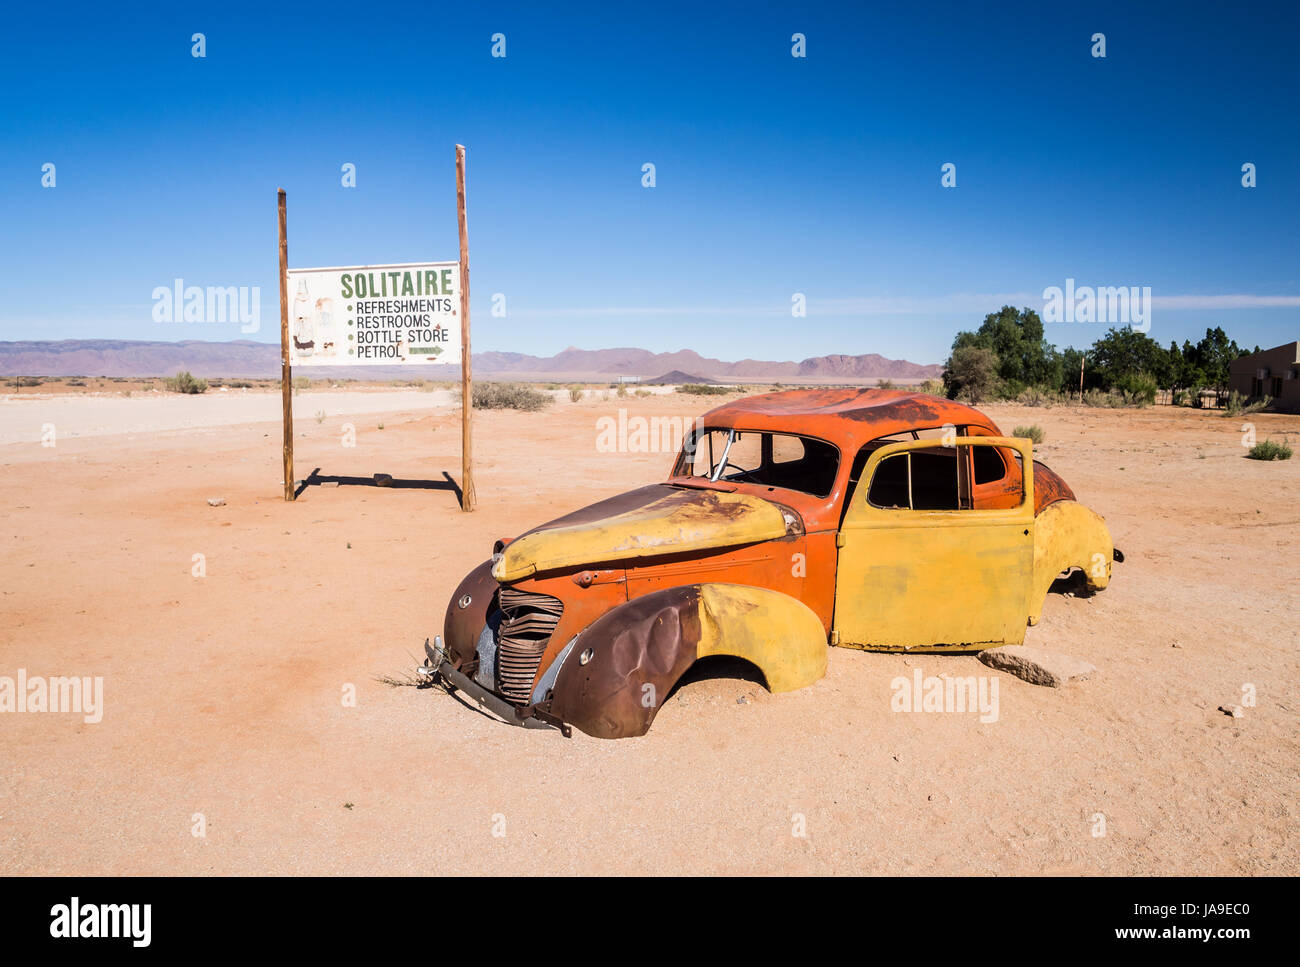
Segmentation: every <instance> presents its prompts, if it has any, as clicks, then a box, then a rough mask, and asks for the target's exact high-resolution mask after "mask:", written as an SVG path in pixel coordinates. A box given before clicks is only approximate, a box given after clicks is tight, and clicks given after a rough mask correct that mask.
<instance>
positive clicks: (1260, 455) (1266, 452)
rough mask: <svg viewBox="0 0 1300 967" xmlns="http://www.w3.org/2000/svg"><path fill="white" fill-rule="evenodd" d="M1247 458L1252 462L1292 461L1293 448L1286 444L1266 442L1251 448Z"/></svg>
mask: <svg viewBox="0 0 1300 967" xmlns="http://www.w3.org/2000/svg"><path fill="white" fill-rule="evenodd" d="M1246 456H1248V457H1250V459H1252V460H1290V459H1291V447H1290V446H1288V445H1287V444H1286V443H1277V442H1275V441H1273V440H1264V441H1262V442H1260V443H1256V444H1255V445H1254V446H1253V447H1251V448H1250V453H1248V454H1246Z"/></svg>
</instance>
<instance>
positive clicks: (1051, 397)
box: [1017, 386, 1057, 406]
mask: <svg viewBox="0 0 1300 967" xmlns="http://www.w3.org/2000/svg"><path fill="white" fill-rule="evenodd" d="M1017 399H1018V400H1019V401H1020V402H1021V403H1024V404H1025V406H1051V405H1052V404H1053V403H1055V402H1057V397H1056V394H1055V393H1053V392H1052V391H1051V390H1049V389H1047V388H1046V387H1044V386H1026V387H1025V388H1024V389H1023V390H1022V391H1021V393H1020V395H1019V396H1018V397H1017Z"/></svg>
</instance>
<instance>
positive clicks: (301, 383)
mask: <svg viewBox="0 0 1300 967" xmlns="http://www.w3.org/2000/svg"><path fill="white" fill-rule="evenodd" d="M293 388H294V389H310V388H311V380H310V379H308V378H307V377H306V376H295V377H294V378H293Z"/></svg>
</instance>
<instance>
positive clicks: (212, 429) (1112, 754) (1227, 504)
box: [0, 392, 1300, 875]
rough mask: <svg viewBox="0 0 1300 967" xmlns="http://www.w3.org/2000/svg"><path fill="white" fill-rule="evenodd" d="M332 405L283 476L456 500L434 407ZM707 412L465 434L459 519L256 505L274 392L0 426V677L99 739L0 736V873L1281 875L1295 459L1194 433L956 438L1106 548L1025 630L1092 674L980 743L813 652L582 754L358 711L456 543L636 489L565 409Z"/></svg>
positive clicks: (1299, 599) (900, 668) (1261, 417)
mask: <svg viewBox="0 0 1300 967" xmlns="http://www.w3.org/2000/svg"><path fill="white" fill-rule="evenodd" d="M354 395H355V396H358V397H360V396H363V395H364V398H363V399H352V398H349V396H348V395H347V394H342V395H338V396H333V397H331V396H329V395H328V394H322V398H320V399H316V398H313V396H312V394H311V393H309V392H306V393H304V394H303V395H302V396H301V397H300V398H299V399H297V400H296V401H295V406H296V413H297V420H296V425H295V434H296V448H297V465H296V471H297V473H296V476H299V477H305V476H306V475H307V473H308V472H310V471H311V470H312V469H313V468H316V467H319V468H321V473H322V474H329V475H340V476H357V477H369V476H371V475H372V474H374V473H376V472H382V473H388V474H392V475H393V476H394V477H396V478H399V479H415V480H431V481H434V482H439V481H444V479H445V478H444V476H443V475H444V472H445V473H449V474H451V475H452V476H453V477H458V476H459V453H460V438H459V420H460V416H459V412H458V410H456V409H455V408H454V401H453V400H452V399H451V398H450V397H449V396H447V395H445V394H444V395H439V394H430V393H418V392H411V393H392V394H382V393H372V394H354ZM715 403H716V400H715V399H710V398H703V399H701V398H692V397H683V396H667V397H655V398H648V399H627V400H622V399H615V398H610V399H606V400H600V399H588V400H584V401H582V402H579V403H571V402H569V400H568V399H567V397H564V398H561V399H560V400H559V401H558V402H557V403H556V405H555V406H554V407H552V408H551V409H550V410H549V411H546V412H541V413H514V412H486V413H479V414H477V415H476V452H477V463H476V467H477V474H476V478H477V487H478V496H479V502H480V503H479V509H478V510H477V511H476V512H475V513H473V514H462V513H461V512H460V511H459V510H458V507H457V503H456V497H455V494H454V492H453V491H451V490H450V489H446V488H443V489H420V488H402V489H377V488H373V487H367V486H339V487H333V488H326V487H318V486H312V487H308V488H307V489H306V490H305V492H304V493H303V494H302V496H301V497H300V498H299V499H298V500H297V501H296V502H295V503H293V504H288V503H286V502H284V501H283V500H282V499H281V465H280V460H281V455H280V441H279V436H280V426H279V423H278V416H279V413H278V405H279V398H278V396H276V395H274V394H268V393H252V394H244V395H242V396H239V395H237V394H235V393H227V394H221V395H219V396H218V395H211V396H209V397H205V398H201V399H181V398H178V397H173V396H168V397H165V398H162V399H158V400H146V399H141V398H135V397H132V398H130V399H105V398H102V397H94V396H85V397H80V398H73V397H66V398H65V397H50V396H42V395H40V394H35V395H34V396H33V395H28V394H24V395H23V398H22V399H14V398H13V397H7V398H5V399H4V400H3V402H0V440H2V441H3V442H2V443H0V465H2V466H3V476H2V477H0V522H2V526H0V541H3V545H2V546H3V548H4V550H3V553H2V554H0V591H2V593H0V676H15V675H16V674H17V672H18V669H20V668H21V669H23V670H24V671H25V673H26V674H27V675H29V676H50V677H53V676H64V675H85V676H102V677H103V682H104V711H103V717H102V721H100V722H98V723H87V722H85V721H84V717H83V716H82V715H78V714H73V713H54V712H49V713H43V714H42V713H36V712H13V713H0V737H2V739H0V750H2V751H0V872H3V873H19V874H34V873H44V874H168V873H179V874H238V873H252V874H262V873H269V874H305V873H322V874H332V873H352V874H389V873H394V874H396V873H402V874H419V873H428V874H435V873H471V872H480V873H511V874H529V873H531V874H556V873H559V874H568V873H589V872H612V873H641V872H645V873H654V874H670V873H841V874H843V873H883V874H913V873H938V874H951V873H1002V874H1006V873H1026V874H1039V873H1079V874H1173V873H1178V874H1229V875H1232V874H1292V875H1294V874H1296V873H1297V872H1300V852H1298V850H1297V841H1296V836H1295V828H1296V824H1297V809H1298V807H1297V794H1298V793H1300V776H1298V772H1300V738H1298V736H1300V686H1298V684H1297V683H1298V682H1300V675H1298V674H1297V673H1298V672H1300V648H1298V647H1297V646H1298V645H1300V623H1297V620H1296V618H1297V613H1298V607H1297V606H1298V605H1300V593H1298V592H1297V577H1300V568H1298V567H1297V557H1296V545H1295V537H1296V533H1297V525H1298V524H1300V509H1298V508H1300V505H1298V504H1297V495H1298V494H1300V460H1292V461H1289V462H1285V463H1281V462H1277V463H1261V462H1256V461H1252V460H1248V459H1245V456H1244V455H1245V448H1244V447H1243V446H1242V443H1241V440H1242V431H1241V423H1242V422H1243V421H1242V420H1229V419H1225V418H1224V417H1221V416H1218V415H1216V414H1212V413H1202V412H1196V411H1191V410H1181V409H1179V410H1175V409H1171V408H1169V407H1158V408H1154V409H1148V410H1142V411H1106V410H1089V409H1070V408H1060V407H1057V408H1051V409H1028V408H1024V407H1019V406H996V405H995V406H988V407H986V408H985V409H986V410H987V412H989V413H990V414H991V415H992V416H993V418H994V419H995V420H997V421H998V422H999V423H1000V425H1001V426H1002V428H1003V429H1004V431H1008V432H1009V431H1010V430H1011V429H1012V428H1013V427H1015V426H1017V425H1020V424H1030V423H1038V424H1040V425H1041V426H1042V427H1043V429H1044V431H1045V433H1046V439H1045V443H1044V445H1043V446H1041V447H1039V448H1038V449H1037V453H1038V455H1039V456H1040V457H1041V458H1042V459H1044V460H1045V461H1046V462H1047V463H1048V464H1049V465H1051V466H1052V467H1053V468H1054V469H1056V470H1057V471H1058V472H1060V473H1061V474H1062V475H1063V476H1064V477H1065V479H1066V480H1067V481H1068V482H1069V483H1070V484H1071V485H1072V486H1073V488H1074V489H1075V491H1076V493H1077V494H1078V496H1079V498H1080V499H1081V500H1082V501H1083V502H1085V503H1086V504H1088V505H1089V506H1091V507H1093V508H1094V509H1095V510H1097V511H1098V512H1099V513H1101V514H1103V515H1104V516H1105V517H1106V518H1107V521H1108V523H1109V525H1110V528H1111V531H1112V534H1113V536H1114V538H1115V542H1116V544H1117V545H1118V546H1119V547H1120V548H1122V549H1123V551H1124V552H1125V554H1126V556H1127V560H1126V561H1125V562H1124V563H1122V564H1117V565H1116V574H1115V577H1114V580H1113V582H1112V584H1111V586H1110V588H1109V589H1108V590H1107V591H1105V592H1104V593H1102V594H1100V595H1097V596H1095V597H1091V598H1080V597H1070V596H1066V595H1051V596H1050V597H1049V600H1048V602H1047V605H1046V607H1045V609H1044V613H1043V619H1042V622H1041V624H1039V625H1038V626H1036V627H1034V628H1030V629H1029V631H1028V635H1027V639H1026V640H1027V643H1028V644H1031V645H1037V646H1041V647H1044V648H1048V649H1051V650H1055V651H1061V652H1064V653H1066V654H1068V655H1071V656H1074V657H1077V658H1080V659H1083V660H1085V661H1087V662H1090V663H1092V664H1093V665H1095V666H1096V668H1097V672H1096V673H1095V674H1094V675H1093V676H1092V678H1090V679H1088V680H1086V681H1083V682H1079V683H1075V684H1071V685H1070V686H1068V687H1066V688H1063V689H1050V688H1043V687H1037V686H1033V685H1029V684H1026V683H1024V682H1021V681H1019V680H1017V679H1015V678H1012V677H1010V676H1008V675H1006V674H999V676H998V678H999V686H1000V687H999V714H998V718H997V720H996V721H992V722H981V721H980V716H979V715H978V714H976V713H974V712H967V713H965V714H961V713H904V712H896V711H893V710H892V708H891V697H892V696H893V691H892V690H891V687H890V683H891V681H892V680H893V679H894V678H895V677H896V676H900V675H902V676H911V675H912V673H913V671H914V670H915V669H917V668H919V669H921V670H922V671H923V673H924V674H925V675H927V676H928V675H939V674H947V675H976V676H979V675H988V674H993V673H992V672H991V670H989V669H987V668H985V667H984V666H983V665H981V664H980V663H979V662H978V661H977V659H976V658H974V657H973V656H899V655H879V654H868V653H863V652H858V651H850V650H844V649H831V653H830V667H829V670H828V672H827V674H826V677H825V678H824V679H823V680H822V681H820V682H818V683H817V684H816V685H814V686H812V687H809V688H806V689H803V690H801V691H798V692H794V693H790V694H783V695H770V694H768V693H767V692H766V691H765V690H764V689H763V688H762V686H761V684H757V683H755V682H752V681H747V680H743V679H732V678H705V679H702V680H698V681H694V682H692V683H691V684H688V685H686V686H685V687H683V688H682V689H680V690H679V691H678V692H677V693H676V695H674V697H673V698H672V699H671V700H670V701H669V702H668V703H667V704H666V705H665V707H664V709H663V710H662V712H661V713H660V715H659V716H658V719H657V721H656V722H655V725H654V728H653V729H652V730H651V732H650V734H649V735H647V736H646V737H644V738H640V739H631V740H623V741H616V742H609V741H601V740H597V739H592V738H589V737H587V736H585V735H582V734H581V733H575V735H574V737H573V738H572V739H565V738H563V737H562V736H561V735H560V734H559V733H557V732H553V731H550V730H546V731H531V730H524V729H517V728H510V727H507V726H505V725H502V724H499V723H497V722H495V721H493V720H491V719H489V718H488V717H486V716H484V715H482V714H480V713H478V712H476V711H475V710H473V709H472V708H469V707H466V705H464V704H463V703H462V702H460V701H458V700H457V699H456V698H454V697H452V696H449V695H447V694H446V693H444V692H441V691H439V690H435V689H418V688H414V687H393V686H390V685H386V684H382V683H381V682H380V681H378V678H379V677H381V676H398V677H401V676H404V675H409V674H410V673H411V672H412V670H413V668H414V666H415V665H416V664H417V663H418V661H419V660H421V659H422V658H423V655H422V643H423V641H424V639H425V638H426V637H427V636H431V635H433V634H435V633H438V632H439V631H440V630H441V623H442V614H443V609H444V607H445V605H446V602H447V599H448V597H449V595H450V594H451V592H452V590H453V589H454V587H455V585H456V583H457V582H458V580H459V579H460V577H461V576H462V575H463V574H464V573H465V572H466V571H468V570H469V569H470V568H471V567H473V566H474V565H475V564H477V563H478V562H479V561H481V560H482V559H483V558H484V557H486V556H487V555H488V554H489V553H490V550H491V544H492V541H493V540H494V539H495V538H497V537H499V536H503V535H513V534H516V533H519V532H521V531H522V530H524V529H526V528H528V527H530V526H532V525H534V524H536V523H539V522H541V521H543V520H546V519H549V518H551V517H554V516H557V515H559V514H561V513H564V512H567V511H569V510H571V509H574V508H576V507H579V506H581V505H583V504H586V503H589V502H591V501H593V500H596V499H599V498H602V497H605V496H608V495H611V494H614V493H617V492H619V491H621V490H625V489H629V488H632V487H635V486H640V485H642V484H644V483H648V482H652V481H654V480H657V479H662V477H663V476H664V475H665V473H666V471H667V469H668V466H669V464H670V462H671V456H670V455H668V454H663V453H649V454H646V453H606V452H600V450H598V448H597V446H596V439H597V426H596V421H597V419H598V418H599V417H601V416H613V415H615V414H616V413H617V411H618V409H619V408H620V407H624V408H626V409H627V410H628V412H629V413H630V414H639V415H646V416H650V415H676V416H682V417H688V418H689V417H693V416H694V415H696V414H697V413H699V412H701V411H703V410H704V409H707V408H709V407H711V406H712V405H714V404H715ZM186 407H190V409H189V410H186V409H185V408H186ZM318 414H319V416H318ZM1249 420H1250V422H1252V423H1253V424H1254V425H1255V429H1256V433H1257V435H1258V437H1259V439H1264V438H1265V437H1273V438H1275V439H1281V438H1283V437H1285V436H1286V435H1287V434H1290V438H1291V441H1292V443H1293V445H1294V444H1295V443H1296V442H1297V441H1300V417H1295V416H1278V415H1267V414H1258V415H1255V416H1252V417H1250V418H1249ZM45 423H52V424H54V427H55V432H56V438H55V445H54V446H52V447H50V446H42V445H41V439H42V434H43V430H42V427H43V425H44V424H45ZM345 424H352V426H353V428H354V430H355V435H356V445H355V447H345V446H343V445H342V441H343V439H344V435H345V431H346V428H345ZM381 424H382V429H380V426H381ZM209 498H223V499H224V501H225V503H224V505H221V506H216V507H213V506H209V504H208V499H209ZM195 555H203V558H202V562H203V565H204V576H202V577H198V576H195V570H196V564H195V560H196V559H195ZM1245 685H1252V686H1254V691H1255V694H1256V696H1257V701H1256V704H1255V705H1253V706H1251V705H1246V707H1245V708H1244V715H1243V716H1242V717H1241V718H1232V717H1229V716H1227V715H1225V714H1224V713H1223V712H1220V711H1218V708H1219V706H1221V705H1234V704H1237V705H1241V704H1243V694H1245V693H1243V686H1245ZM352 692H354V693H355V704H354V705H349V704H347V703H346V702H345V698H346V697H347V696H348V695H349V694H350V693H352ZM742 699H744V701H741V700H742ZM1099 814H1100V816H1101V817H1104V835H1096V834H1097V832H1098V830H1099V829H1100V828H1101V827H1100V826H1099V820H1098V815H1099ZM197 832H201V833H202V834H203V835H196V833H197ZM800 833H802V834H803V835H798V834H800Z"/></svg>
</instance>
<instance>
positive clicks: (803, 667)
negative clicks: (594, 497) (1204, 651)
mask: <svg viewBox="0 0 1300 967" xmlns="http://www.w3.org/2000/svg"><path fill="white" fill-rule="evenodd" d="M1116 556H1117V554H1116V552H1115V551H1114V548H1113V545H1112V543H1111V537H1110V534H1109V532H1108V531H1107V528H1106V525H1105V523H1104V521H1103V520H1102V518H1101V517H1100V516H1098V515H1097V514H1096V513H1094V512H1093V511H1091V510H1089V509H1088V508H1086V507H1084V506H1083V505H1082V504H1080V503H1079V502H1078V501H1076V500H1075V497H1074V493H1073V492H1072V491H1071V490H1070V488H1069V487H1068V486H1067V485H1066V483H1065V481H1064V480H1062V479H1061V478H1060V477H1059V476H1058V475H1057V474H1055V473H1054V472H1052V471H1051V470H1049V469H1048V468H1047V467H1045V466H1044V465H1043V464H1041V463H1038V462H1036V461H1035V460H1034V459H1033V451H1032V442H1031V441H1030V440H1027V439H1020V438H1011V437H1005V436H1003V435H1002V433H1001V431H1000V430H999V429H998V427H997V426H996V424H994V423H993V421H992V420H990V419H989V418H988V417H987V416H985V415H984V414H982V413H980V412H979V411H978V410H976V409H974V408H972V407H970V406H966V405H964V404H961V403H957V402H953V401H950V400H946V399H942V398H939V397H934V396H927V395H922V394H919V393H912V392H904V391H896V390H876V389H820V390H796V391H787V392H781V393H771V394H765V395H760V396H752V397H748V398H744V399H740V400H737V401H735V402H731V403H727V404H725V405H722V406H720V407H718V408H716V409H714V410H712V411H710V412H708V413H706V414H704V415H703V416H702V417H701V418H700V419H699V420H697V421H696V429H695V430H694V431H693V432H691V433H690V434H688V435H687V438H686V440H685V442H684V445H683V446H682V448H681V451H680V452H679V453H678V454H677V456H676V459H675V461H674V464H673V467H672V470H671V472H670V474H669V477H668V479H667V480H665V481H664V482H663V483H658V484H652V485H650V486H646V487H640V488H638V489H636V490H631V491H628V492H627V493H623V494H619V495H617V496H615V497H610V498H608V499H606V500H601V501H599V502H597V503H594V504H592V505H590V506H588V507H585V508H583V509H581V510H576V511H574V512H572V513H569V514H566V515H564V516H562V517H559V518H557V519H555V520H552V521H550V522H548V523H545V524H542V525H540V526H538V527H535V528H533V529H532V530H530V531H528V532H526V533H524V534H522V535H520V536H519V537H517V538H514V539H513V540H506V539H503V540H500V541H498V542H497V544H496V546H495V548H494V550H493V554H492V557H491V559H490V560H486V561H484V562H483V563H482V564H480V565H479V566H478V567H476V568H475V569H474V570H472V571H471V572H470V573H469V574H468V575H467V576H466V577H465V579H464V580H463V581H462V582H461V584H460V586H459V587H458V588H457V589H456V592H455V594H454V595H453V596H452V599H451V601H450V603H449V604H448V606H447V612H446V618H445V621H444V626H443V634H442V636H441V637H440V639H439V640H438V642H437V646H436V647H430V646H428V645H427V643H426V652H427V653H428V654H429V656H430V657H429V661H427V662H426V666H427V667H426V669H425V672H426V674H428V675H430V676H431V677H435V678H438V679H440V680H442V681H443V682H444V683H446V684H449V685H451V686H453V687H454V688H456V689H459V690H460V691H462V692H464V693H465V694H466V695H468V696H469V697H471V698H473V699H475V700H476V701H478V703H479V704H480V705H481V706H484V707H486V708H488V709H490V710H491V711H493V712H495V713H496V714H498V715H501V716H502V717H504V718H505V719H506V720H507V721H511V722H513V723H514V724H521V725H529V726H555V727H559V728H561V729H563V730H564V731H565V734H569V726H570V725H572V726H576V727H577V728H579V729H581V730H582V731H584V732H586V733H588V734H590V735H594V736H599V737H604V738H620V737H627V736H636V735H642V734H644V733H645V732H646V731H647V730H648V729H649V727H650V724H651V722H652V721H653V720H654V717H655V714H656V712H657V711H658V709H659V708H660V707H661V705H662V703H663V701H664V699H665V698H666V697H667V696H668V695H669V693H670V692H671V691H672V689H673V687H674V685H675V684H676V683H677V681H678V680H679V679H680V678H681V676H682V675H683V673H685V672H686V670H687V669H688V668H689V667H690V666H691V665H693V664H694V663H695V662H697V661H699V660H701V659H703V658H706V657H709V656H715V655H727V656H732V657H735V658H739V659H744V660H745V661H748V662H750V663H752V664H753V665H754V666H756V667H757V669H758V670H759V671H760V672H761V674H762V677H763V680H764V682H765V683H766V685H767V687H768V688H769V689H770V690H771V691H773V692H782V691H789V690H792V689H797V688H801V687H803V686H806V685H809V684H811V683H812V682H815V681H817V680H818V679H819V678H821V677H822V675H823V674H824V673H825V670H826V659H827V647H828V645H839V646H842V647H850V648H862V649H869V650H884V651H936V652H959V651H977V650H980V649H983V648H988V647H993V646H996V645H1003V644H1018V643H1020V642H1021V641H1023V639H1024V634H1025V626H1026V624H1033V623H1035V622H1036V621H1037V620H1038V618H1039V615H1040V614H1041V611H1042V607H1043V601H1044V599H1045V597H1046V595H1047V593H1048V591H1049V589H1050V587H1051V585H1052V583H1053V581H1054V580H1056V579H1057V578H1058V576H1061V575H1063V574H1064V573H1066V572H1071V571H1074V570H1076V569H1077V570H1078V571H1079V572H1081V574H1082V581H1083V582H1084V583H1085V584H1086V586H1087V587H1088V588H1089V589H1091V590H1093V591H1096V590H1100V589H1102V588H1105V587H1106V585H1107V584H1108V583H1109V581H1110V577H1111V567H1112V564H1111V562H1112V560H1113V559H1114V558H1115V557H1116ZM1120 559H1122V558H1120Z"/></svg>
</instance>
